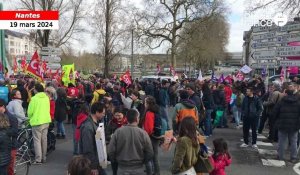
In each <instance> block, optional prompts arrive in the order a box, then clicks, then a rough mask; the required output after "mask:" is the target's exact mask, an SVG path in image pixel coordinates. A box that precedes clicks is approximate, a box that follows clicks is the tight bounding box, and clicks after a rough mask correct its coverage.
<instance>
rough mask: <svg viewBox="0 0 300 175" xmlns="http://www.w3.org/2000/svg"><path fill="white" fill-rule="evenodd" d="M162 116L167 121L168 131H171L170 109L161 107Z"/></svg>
mask: <svg viewBox="0 0 300 175" xmlns="http://www.w3.org/2000/svg"><path fill="white" fill-rule="evenodd" d="M160 114H161V117H162V118H164V119H166V121H167V129H168V130H169V129H170V126H169V118H168V107H163V106H160Z"/></svg>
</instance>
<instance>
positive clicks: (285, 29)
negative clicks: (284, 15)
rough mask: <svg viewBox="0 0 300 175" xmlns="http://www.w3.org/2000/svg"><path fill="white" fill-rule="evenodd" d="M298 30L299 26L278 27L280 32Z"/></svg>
mask: <svg viewBox="0 0 300 175" xmlns="http://www.w3.org/2000/svg"><path fill="white" fill-rule="evenodd" d="M297 30H300V24H289V25H285V26H283V27H280V32H288V31H297Z"/></svg>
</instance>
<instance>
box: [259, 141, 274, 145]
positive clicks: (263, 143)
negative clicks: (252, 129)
mask: <svg viewBox="0 0 300 175" xmlns="http://www.w3.org/2000/svg"><path fill="white" fill-rule="evenodd" d="M256 145H260V146H273V144H272V143H266V142H261V141H257V142H256Z"/></svg>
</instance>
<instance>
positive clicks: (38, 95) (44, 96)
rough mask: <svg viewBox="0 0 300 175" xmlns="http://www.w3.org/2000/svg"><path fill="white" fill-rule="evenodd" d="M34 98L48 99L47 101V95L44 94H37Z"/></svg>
mask: <svg viewBox="0 0 300 175" xmlns="http://www.w3.org/2000/svg"><path fill="white" fill-rule="evenodd" d="M34 97H36V98H48V99H49V97H48V95H47V94H46V93H45V92H39V93H37V94H35V95H34Z"/></svg>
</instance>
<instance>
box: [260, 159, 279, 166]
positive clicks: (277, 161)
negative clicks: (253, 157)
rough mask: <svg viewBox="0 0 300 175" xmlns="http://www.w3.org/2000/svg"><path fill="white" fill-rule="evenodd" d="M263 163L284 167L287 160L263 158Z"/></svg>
mask: <svg viewBox="0 0 300 175" xmlns="http://www.w3.org/2000/svg"><path fill="white" fill-rule="evenodd" d="M261 161H262V164H263V165H265V166H273V167H284V166H285V162H284V161H282V160H273V159H261Z"/></svg>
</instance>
